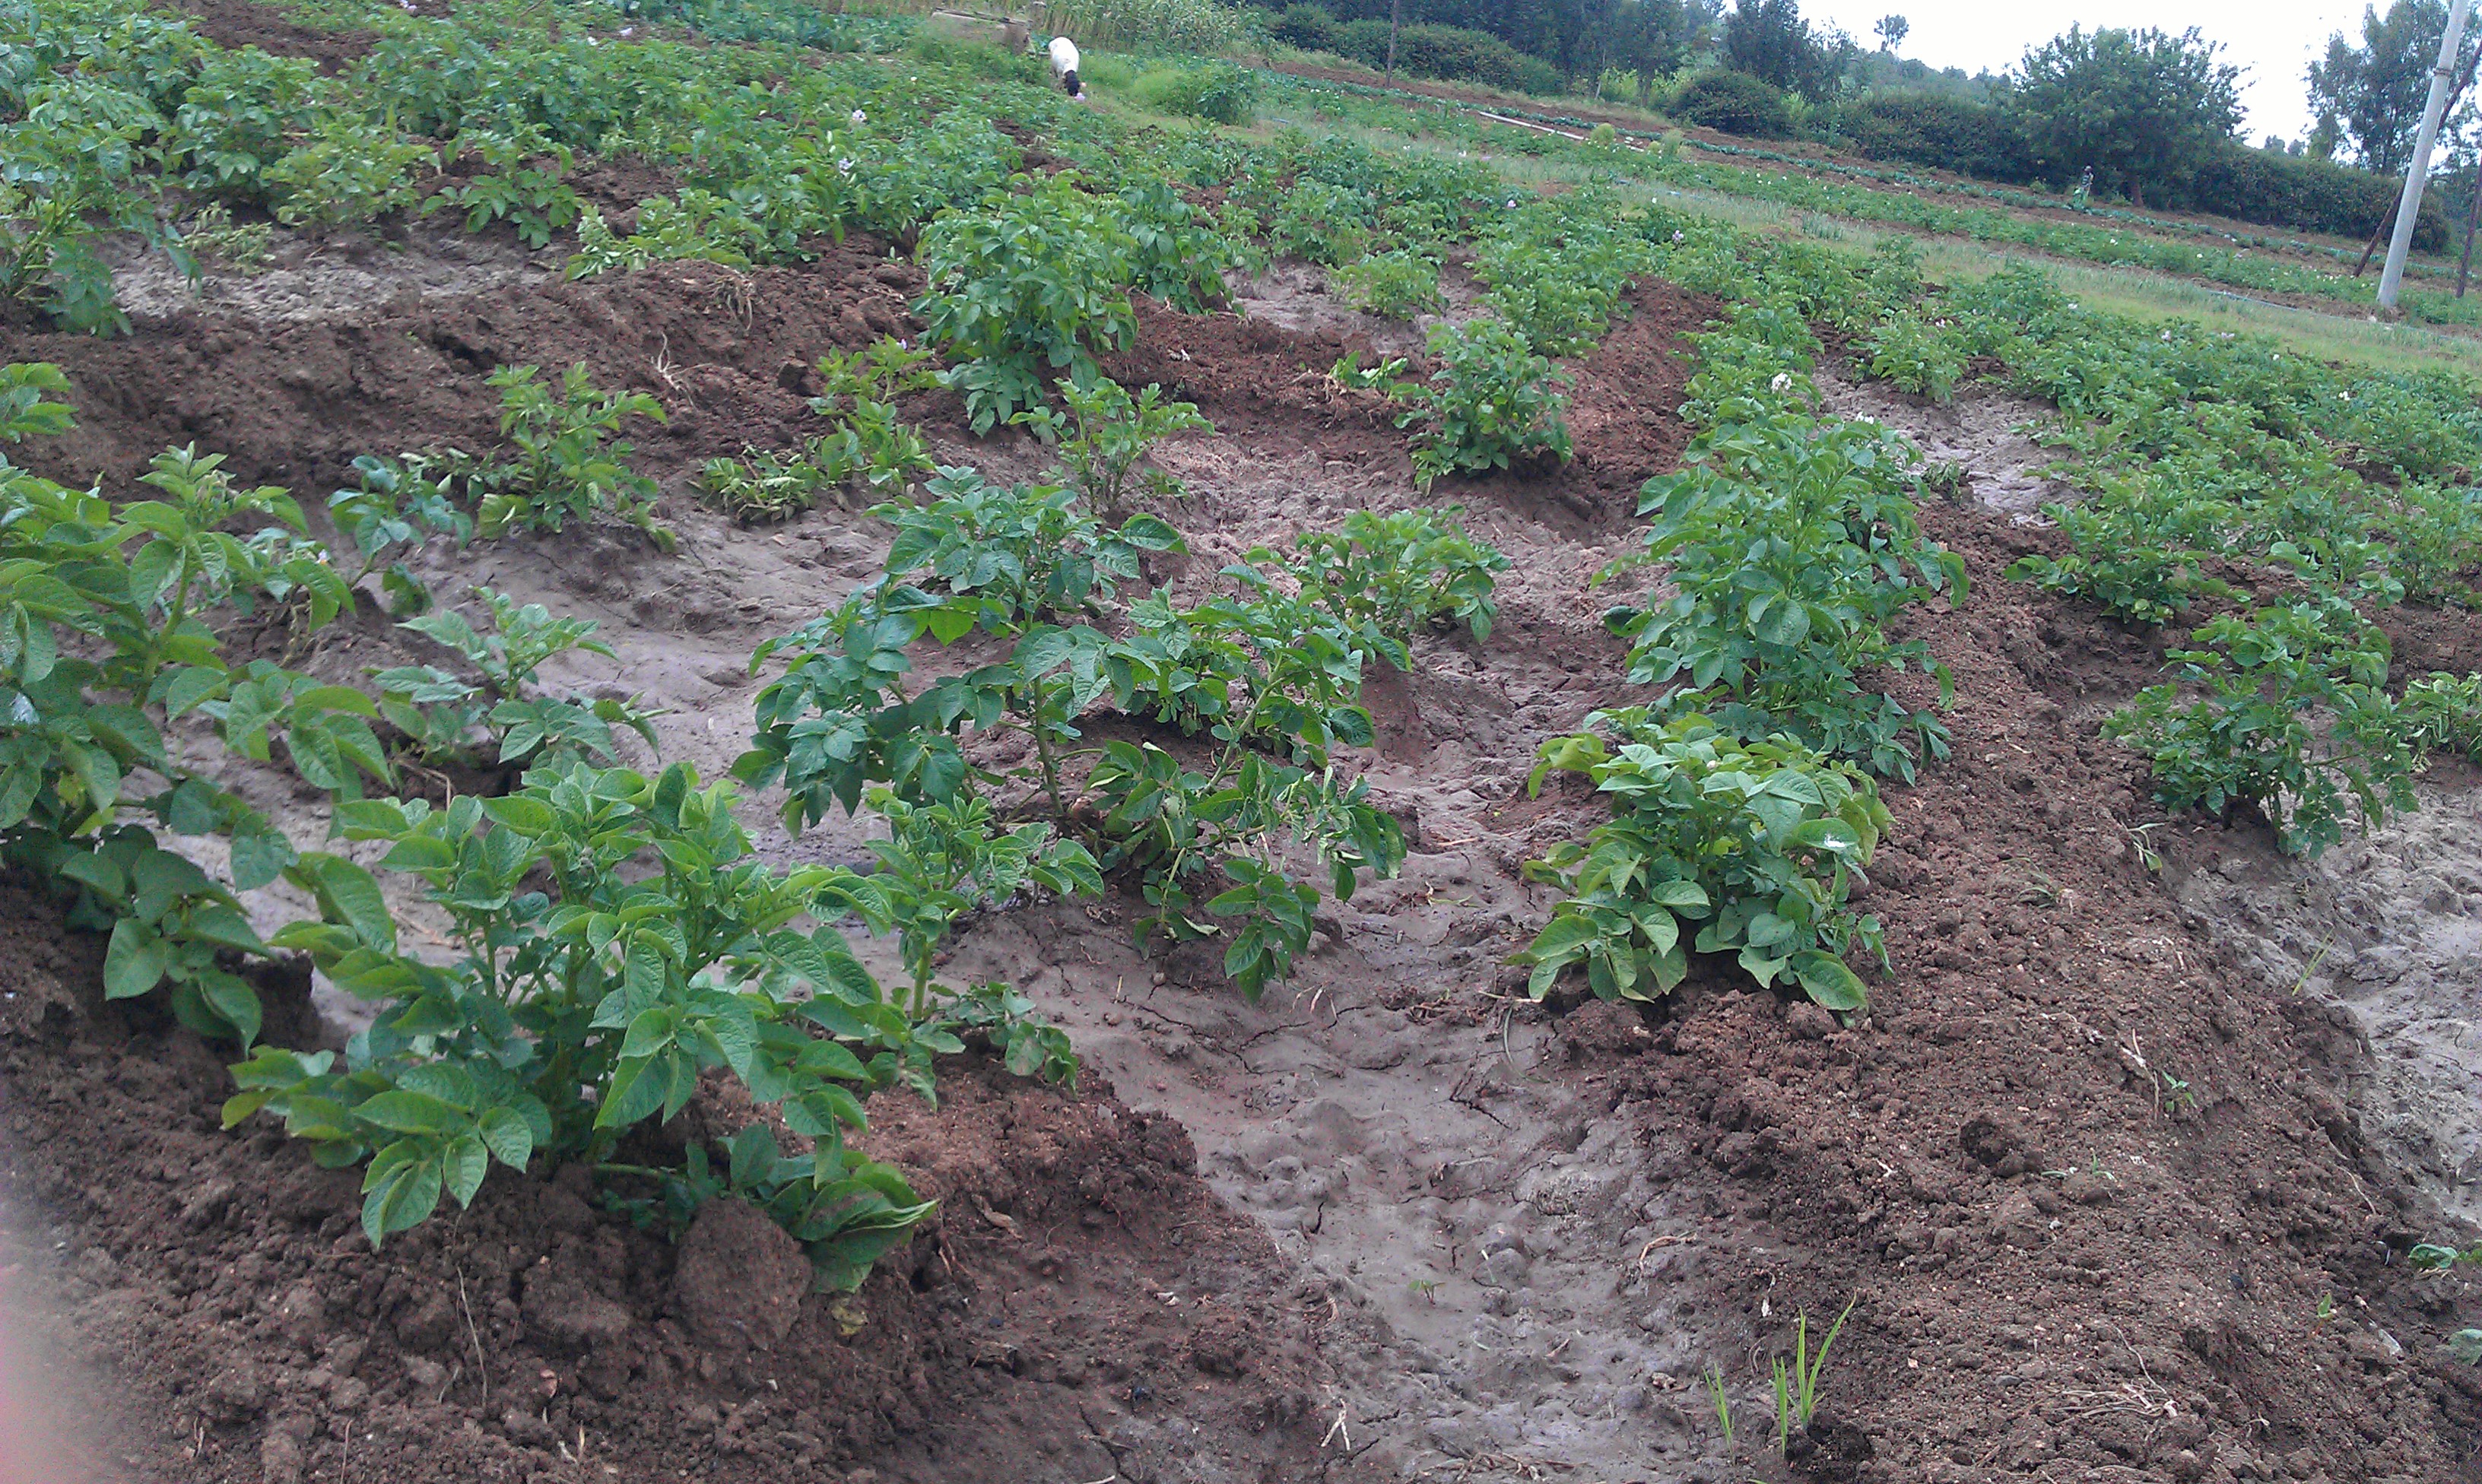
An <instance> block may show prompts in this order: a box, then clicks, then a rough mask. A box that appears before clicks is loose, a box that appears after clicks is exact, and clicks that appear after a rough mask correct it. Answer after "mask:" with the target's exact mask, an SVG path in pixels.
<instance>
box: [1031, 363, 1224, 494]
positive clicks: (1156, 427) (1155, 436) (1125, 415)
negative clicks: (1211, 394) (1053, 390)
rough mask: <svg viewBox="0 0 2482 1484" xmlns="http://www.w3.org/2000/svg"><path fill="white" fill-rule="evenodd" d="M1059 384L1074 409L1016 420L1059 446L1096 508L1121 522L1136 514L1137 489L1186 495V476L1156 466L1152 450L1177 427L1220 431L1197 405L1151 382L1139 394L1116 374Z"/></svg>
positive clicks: (1070, 474)
mask: <svg viewBox="0 0 2482 1484" xmlns="http://www.w3.org/2000/svg"><path fill="white" fill-rule="evenodd" d="M1059 389H1060V401H1061V405H1062V406H1064V407H1066V408H1067V409H1068V410H1067V412H1066V413H1063V412H1061V411H1058V410H1055V409H1053V408H1050V407H1032V408H1029V409H1027V410H1026V411H1023V412H1020V413H1018V414H1017V416H1016V417H1015V418H1013V419H1011V421H1012V422H1016V423H1018V424H1021V425H1022V426H1024V427H1026V428H1029V429H1031V430H1033V431H1034V434H1035V436H1037V437H1039V438H1041V439H1042V440H1043V442H1045V443H1048V444H1051V445H1053V446H1054V447H1055V448H1056V449H1057V450H1058V453H1059V456H1060V465H1061V472H1062V474H1064V475H1065V476H1067V478H1066V479H1065V480H1064V481H1063V482H1064V483H1066V484H1067V485H1068V486H1069V488H1071V489H1073V490H1075V491H1076V492H1077V495H1078V498H1079V499H1081V500H1084V501H1085V502H1086V504H1087V505H1088V507H1089V508H1093V509H1095V510H1097V511H1099V512H1101V514H1102V516H1103V518H1104V519H1105V520H1113V521H1118V520H1125V519H1127V518H1128V516H1129V514H1130V509H1129V502H1130V500H1131V498H1132V497H1133V496H1134V495H1138V494H1144V495H1146V496H1148V497H1149V498H1151V499H1153V500H1155V501H1157V502H1159V503H1160V502H1163V501H1169V500H1175V499H1178V498H1179V497H1180V495H1181V494H1182V493H1183V491H1182V488H1181V482H1180V481H1178V480H1176V479H1175V478H1173V477H1172V476H1171V475H1170V474H1167V473H1166V472H1164V471H1163V470H1161V469H1159V468H1155V467H1154V466H1152V465H1151V464H1149V462H1148V456H1149V454H1150V453H1152V452H1153V450H1154V446H1155V445H1156V444H1158V443H1160V442H1162V441H1163V440H1164V439H1166V438H1168V437H1171V436H1172V435H1173V434H1174V433H1179V432H1213V431H1214V430H1215V425H1214V424H1213V423H1210V422H1208V421H1207V420H1206V419H1205V418H1204V417H1202V416H1201V415H1200V414H1199V410H1198V406H1197V404H1195V403H1187V402H1166V401H1165V400H1164V397H1163V388H1162V387H1160V386H1157V385H1153V384H1151V383H1149V385H1148V387H1147V388H1146V390H1144V391H1142V392H1139V393H1138V394H1137V395H1136V396H1134V397H1133V396H1131V395H1130V394H1129V391H1128V389H1127V388H1126V387H1123V386H1122V385H1121V384H1120V383H1119V382H1117V381H1115V380H1113V379H1112V378H1109V377H1097V378H1096V379H1095V383H1094V384H1093V385H1092V386H1087V387H1081V386H1079V385H1078V384H1077V383H1076V382H1075V381H1073V380H1068V379H1063V380H1062V381H1061V382H1060V383H1059Z"/></svg>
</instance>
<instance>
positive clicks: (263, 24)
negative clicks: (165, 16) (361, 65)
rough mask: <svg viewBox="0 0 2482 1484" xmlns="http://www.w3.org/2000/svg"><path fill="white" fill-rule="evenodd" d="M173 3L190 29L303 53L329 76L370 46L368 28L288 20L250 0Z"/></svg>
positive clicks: (276, 51)
mask: <svg viewBox="0 0 2482 1484" xmlns="http://www.w3.org/2000/svg"><path fill="white" fill-rule="evenodd" d="M174 9H177V10H179V11H182V12H184V13H187V14H188V16H189V19H190V25H191V27H192V29H194V30H196V31H197V32H198V35H200V36H202V37H205V38H206V39H208V40H210V41H213V42H215V43H216V44H217V45H219V46H224V47H231V48H233V49H236V50H238V49H239V48H241V47H244V46H255V47H257V48H258V49H259V50H260V51H263V52H266V53H267V54H268V55H270V56H274V57H308V58H310V59H312V60H314V61H316V62H317V63H318V64H319V70H320V71H322V72H325V73H327V74H328V75H330V76H331V77H332V76H334V75H335V74H336V73H338V72H341V71H343V70H345V68H347V67H349V66H351V65H354V64H355V63H356V62H359V61H361V60H362V58H363V57H365V56H367V55H369V53H370V49H371V36H370V34H369V33H368V32H363V31H321V30H318V29H316V28H314V27H310V26H304V25H301V24H299V23H298V22H295V21H292V20H288V19H286V18H285V16H284V13H282V12H281V11H278V10H277V9H276V8H274V7H273V6H267V5H260V4H257V3H255V0H181V3H180V4H179V5H178V6H177V7H174Z"/></svg>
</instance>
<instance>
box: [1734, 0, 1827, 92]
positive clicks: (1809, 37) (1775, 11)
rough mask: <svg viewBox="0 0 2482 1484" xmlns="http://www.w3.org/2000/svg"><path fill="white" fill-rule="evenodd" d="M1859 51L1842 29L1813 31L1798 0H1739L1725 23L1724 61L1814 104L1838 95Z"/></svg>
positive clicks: (1740, 70)
mask: <svg viewBox="0 0 2482 1484" xmlns="http://www.w3.org/2000/svg"><path fill="white" fill-rule="evenodd" d="M1860 50H1861V48H1860V47H1858V46H1856V45H1854V44H1853V39H1852V38H1851V37H1849V36H1846V35H1845V34H1844V33H1843V32H1841V31H1837V30H1834V29H1832V28H1831V29H1829V30H1826V31H1813V30H1811V29H1810V25H1809V22H1808V21H1806V20H1804V19H1802V18H1801V5H1800V0H1739V3H1738V4H1737V5H1735V6H1734V7H1733V10H1732V13H1731V15H1730V16H1729V18H1728V19H1726V20H1725V22H1724V65H1726V66H1727V67H1729V68H1730V69H1731V70H1733V71H1735V72H1745V73H1747V74H1749V75H1750V76H1752V77H1755V78H1757V79H1758V80H1760V81H1761V82H1767V83H1772V84H1774V85H1775V86H1776V87H1778V88H1782V89H1783V90H1784V91H1787V92H1797V93H1800V94H1801V95H1802V96H1803V97H1806V98H1809V99H1810V100H1812V101H1814V102H1815V101H1821V100H1824V99H1826V98H1830V97H1833V96H1834V95H1835V89H1836V85H1837V84H1838V83H1840V82H1841V81H1842V80H1843V77H1844V71H1845V68H1846V66H1847V65H1850V64H1851V62H1852V60H1853V58H1854V57H1855V55H1856V54H1858V53H1859V52H1860Z"/></svg>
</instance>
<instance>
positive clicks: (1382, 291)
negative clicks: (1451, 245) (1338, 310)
mask: <svg viewBox="0 0 2482 1484" xmlns="http://www.w3.org/2000/svg"><path fill="white" fill-rule="evenodd" d="M1335 279H1336V282H1337V283H1339V284H1341V285H1343V287H1344V299H1345V302H1347V303H1349V304H1351V305H1352V306H1353V307H1354V308H1356V309H1360V310H1362V311H1364V312H1365V313H1369V314H1375V315H1378V316H1379V317H1380V318H1382V319H1386V320H1411V319H1414V318H1416V317H1418V316H1421V315H1425V314H1437V313H1439V311H1440V310H1441V309H1444V308H1446V307H1447V300H1446V299H1442V298H1440V297H1439V260H1438V259H1436V258H1432V257H1429V256H1427V255H1425V254H1423V253H1421V252H1417V251H1415V250H1413V249H1412V248H1409V247H1400V248H1398V249H1397V250H1395V251H1393V252H1374V253H1372V254H1371V255H1369V256H1368V257H1365V258H1363V259H1362V260H1361V261H1360V262H1359V263H1351V264H1347V265H1346V266H1345V267H1342V268H1339V269H1337V270H1336V271H1335Z"/></svg>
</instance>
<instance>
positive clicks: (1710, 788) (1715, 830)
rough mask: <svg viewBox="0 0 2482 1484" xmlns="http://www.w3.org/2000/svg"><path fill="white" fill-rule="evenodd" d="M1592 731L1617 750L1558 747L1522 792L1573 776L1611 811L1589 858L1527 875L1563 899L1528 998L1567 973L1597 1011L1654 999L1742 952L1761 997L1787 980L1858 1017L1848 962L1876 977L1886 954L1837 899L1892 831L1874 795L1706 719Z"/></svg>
mask: <svg viewBox="0 0 2482 1484" xmlns="http://www.w3.org/2000/svg"><path fill="white" fill-rule="evenodd" d="M1586 719H1587V723H1588V725H1590V726H1597V727H1601V728H1603V729H1605V730H1607V731H1609V732H1610V733H1612V734H1613V735H1614V736H1615V737H1616V738H1617V739H1618V741H1619V745H1618V746H1617V747H1615V746H1613V745H1611V744H1610V743H1607V742H1605V741H1604V739H1603V738H1602V737H1600V736H1598V735H1596V734H1595V733H1593V732H1587V733H1583V734H1580V735H1578V736H1574V737H1563V738H1555V739H1553V740H1552V741H1550V742H1545V743H1544V744H1543V750H1542V761H1541V762H1539V763H1537V764H1536V765H1535V768H1534V774H1533V777H1532V778H1531V779H1529V780H1528V782H1527V788H1528V790H1529V792H1539V791H1540V790H1541V789H1542V787H1543V780H1544V778H1545V776H1546V775H1547V774H1549V773H1551V772H1554V771H1565V772H1575V773H1583V774H1585V775H1586V776H1587V777H1589V778H1592V779H1593V780H1594V781H1595V786H1596V789H1597V792H1599V793H1602V794H1609V795H1610V796H1611V799H1612V803H1613V807H1614V809H1615V811H1616V813H1615V816H1614V818H1613V819H1612V820H1609V821H1607V822H1605V823H1602V824H1597V825H1596V826H1595V828H1594V829H1593V831H1592V832H1591V833H1589V834H1588V836H1587V837H1586V843H1585V844H1584V845H1582V846H1581V845H1574V844H1570V845H1561V846H1554V847H1553V848H1552V850H1551V852H1550V853H1549V854H1548V855H1546V856H1545V857H1544V858H1543V859H1542V860H1540V861H1536V862H1534V863H1532V864H1531V865H1529V866H1528V867H1527V868H1526V874H1527V875H1528V876H1530V877H1532V878H1533V879H1535V880H1540V881H1548V882H1551V883H1554V884H1556V885H1558V886H1559V887H1560V888H1561V889H1562V890H1563V891H1564V892H1566V893H1567V897H1566V898H1565V899H1564V900H1562V901H1561V902H1560V904H1559V905H1558V906H1557V907H1555V908H1553V909H1552V916H1551V921H1550V923H1549V924H1546V925H1545V927H1544V929H1543V930H1542V932H1540V933H1538V934H1536V936H1535V938H1534V941H1533V942H1532V944H1530V945H1529V946H1528V947H1527V948H1526V950H1525V951H1524V952H1522V953H1520V954H1518V959H1517V961H1518V962H1519V963H1522V964H1530V965H1532V966H1533V970H1534V973H1533V976H1532V977H1531V979H1530V980H1529V983H1528V988H1529V989H1530V990H1531V992H1532V993H1533V995H1534V997H1535V998H1536V999H1538V1000H1539V999H1542V998H1543V997H1544V996H1545V994H1548V993H1549V992H1550V990H1551V987H1552V985H1553V984H1555V983H1556V982H1558V980H1559V977H1560V976H1561V975H1562V974H1563V973H1564V972H1566V971H1567V970H1569V969H1570V968H1571V967H1577V968H1582V969H1584V970H1585V973H1586V982H1587V984H1588V985H1589V986H1590V987H1591V988H1592V989H1593V990H1594V992H1595V994H1596V995H1597V997H1599V998H1601V999H1604V1000H1653V999H1655V998H1656V997H1658V996H1660V995H1663V994H1666V993H1669V992H1670V991H1671V990H1672V989H1673V988H1674V987H1675V986H1677V984H1679V982H1680V981H1681V979H1682V978H1683V977H1685V976H1687V974H1688V972H1689V955H1688V950H1689V949H1690V948H1692V947H1694V948H1695V949H1696V950H1698V951H1699V952H1702V953H1727V952H1729V953H1734V954H1736V955H1737V957H1738V962H1739V964H1740V967H1741V968H1742V969H1743V970H1744V971H1746V972H1747V973H1748V974H1749V975H1750V976H1752V977H1754V978H1756V980H1757V981H1758V982H1759V983H1760V984H1762V985H1773V984H1774V983H1775V982H1776V980H1777V979H1778V978H1779V977H1783V978H1789V979H1791V980H1792V981H1793V982H1795V983H1797V984H1799V985H1800V986H1801V987H1802V989H1803V990H1804V991H1805V992H1806V993H1807V994H1808V995H1809V998H1810V999H1811V1000H1813V1001H1815V1002H1818V1003H1820V1004H1823V1005H1825V1006H1827V1007H1828V1008H1830V1009H1833V1010H1847V1011H1849V1010H1859V1009H1861V1008H1862V1006H1863V1005H1864V1004H1865V1003H1866V1002H1867V999H1868V997H1867V993H1866V991H1865V990H1864V989H1863V988H1862V980H1861V978H1860V976H1857V975H1855V974H1854V972H1853V971H1852V969H1850V968H1849V967H1847V966H1846V964H1845V963H1844V955H1845V954H1846V953H1847V952H1848V951H1850V950H1853V949H1856V948H1858V949H1861V950H1863V951H1864V952H1866V953H1869V954H1871V955H1872V956H1874V957H1876V958H1877V959H1878V960H1879V962H1880V965H1881V967H1882V968H1885V967H1886V964H1887V950H1886V949H1885V947H1884V946H1883V941H1882V935H1881V931H1880V926H1879V922H1878V919H1876V918H1873V917H1865V916H1862V915H1859V914H1857V913H1855V912H1853V911H1852V910H1851V909H1850V908H1849V907H1847V906H1846V905H1845V898H1846V896H1847V894H1848V892H1849V889H1850V884H1851V878H1850V872H1851V871H1852V870H1854V869H1855V868H1858V867H1861V866H1865V865H1867V864H1869V861H1870V857H1871V855H1872V853H1873V852H1874V851H1875V850H1877V848H1878V845H1879V836H1880V833H1881V832H1882V831H1883V830H1885V829H1887V828H1888V823H1889V817H1888V808H1887V806H1886V805H1885V804H1882V803H1881V802H1880V801H1879V791H1878V788H1877V786H1876V785H1874V784H1873V783H1872V782H1871V781H1870V779H1869V778H1868V777H1866V776H1864V775H1863V774H1862V773H1861V772H1860V771H1859V770H1857V769H1855V768H1851V767H1848V766H1846V765H1843V764H1839V763H1832V762H1829V761H1827V760H1825V759H1823V758H1820V757H1819V756H1818V755H1817V754H1815V753H1813V752H1811V751H1809V749H1808V748H1805V747H1802V746H1800V745H1798V744H1797V743H1795V742H1792V741H1791V740H1790V739H1789V738H1776V739H1773V740H1769V741H1763V742H1739V741H1735V740H1733V739H1732V738H1731V737H1729V736H1727V735H1725V734H1724V733H1722V732H1719V731H1718V730H1717V729H1716V728H1715V727H1714V725H1713V724H1711V723H1710V722H1708V721H1707V720H1706V718H1705V717H1703V716H1679V717H1676V718H1674V719H1673V720H1670V721H1657V720H1655V719H1654V718H1653V717H1651V716H1650V715H1649V714H1648V713H1647V712H1646V711H1645V710H1644V709H1643V708H1631V709H1629V710H1625V711H1618V712H1597V713H1596V714H1594V715H1593V716H1589V717H1587V718H1586ZM1692 924H1695V926H1696V929H1697V933H1696V937H1695V938H1694V939H1689V938H1687V937H1686V934H1687V932H1688V929H1689V928H1690V927H1691V925H1692Z"/></svg>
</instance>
